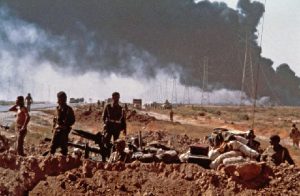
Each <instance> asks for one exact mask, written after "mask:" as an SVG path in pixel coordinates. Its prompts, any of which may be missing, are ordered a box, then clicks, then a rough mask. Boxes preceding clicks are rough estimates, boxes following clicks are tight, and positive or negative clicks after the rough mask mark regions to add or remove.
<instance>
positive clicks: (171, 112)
mask: <svg viewBox="0 0 300 196" xmlns="http://www.w3.org/2000/svg"><path fill="white" fill-rule="evenodd" d="M173 116H174V112H173V110H172V109H171V110H170V121H171V122H173Z"/></svg>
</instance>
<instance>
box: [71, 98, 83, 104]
mask: <svg viewBox="0 0 300 196" xmlns="http://www.w3.org/2000/svg"><path fill="white" fill-rule="evenodd" d="M83 102H84V98H70V103H83Z"/></svg>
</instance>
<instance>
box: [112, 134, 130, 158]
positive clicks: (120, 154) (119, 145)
mask: <svg viewBox="0 0 300 196" xmlns="http://www.w3.org/2000/svg"><path fill="white" fill-rule="evenodd" d="M114 146H115V149H116V151H115V152H113V153H112V154H111V155H110V157H109V160H108V162H109V163H116V162H118V161H121V162H124V163H128V162H130V160H131V156H130V154H128V153H126V152H125V151H124V150H125V147H126V142H125V140H122V139H117V140H116V141H115V142H114Z"/></svg>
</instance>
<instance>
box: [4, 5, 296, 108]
mask: <svg viewBox="0 0 300 196" xmlns="http://www.w3.org/2000/svg"><path fill="white" fill-rule="evenodd" d="M211 1H212V0H211ZM258 1H260V2H262V3H264V2H265V1H266V12H265V18H264V30H263V40H262V55H263V56H264V57H267V58H270V59H272V60H273V61H274V64H273V67H274V68H276V67H277V66H278V65H280V64H281V63H287V64H289V65H290V67H291V68H292V70H294V71H295V72H296V75H297V76H300V66H299V60H300V45H299V43H300V12H299V9H300V0H258ZM222 2H225V3H227V5H228V6H230V7H232V8H236V4H237V2H238V0H223V1H222ZM0 19H1V18H0ZM5 20H6V19H5V17H3V21H2V24H4V23H5ZM0 22H1V21H0ZM13 22H15V23H12V24H14V25H12V26H9V25H4V27H5V28H6V29H8V28H11V29H9V30H10V32H13V33H11V34H9V36H11V39H12V40H13V41H15V42H22V41H25V42H30V41H31V40H32V39H33V40H37V41H39V38H36V37H45V36H47V35H46V34H45V33H44V31H41V29H37V28H36V26H34V25H32V24H28V23H25V22H23V21H13ZM20 24H21V25H20ZM0 26H1V23H0ZM21 27H26V28H21ZM258 29H259V30H260V31H261V26H260V27H259V28H258ZM28 30H30V31H28ZM52 44H54V45H55V44H58V43H52ZM7 48H9V47H7ZM0 52H2V53H1V55H0V57H1V58H2V59H1V58H0V65H1V66H5V67H4V68H5V69H2V70H1V72H0V79H1V80H0V83H1V82H3V84H5V85H6V86H10V85H9V84H10V83H11V82H12V81H11V79H9V78H14V77H18V76H15V75H13V74H14V71H13V69H14V66H13V65H14V64H18V63H22V64H24V66H22V69H23V70H24V73H25V74H26V75H28V74H30V76H31V77H30V79H28V80H26V79H25V81H24V79H22V83H23V85H22V86H21V87H19V86H16V89H9V88H5V89H1V92H0V100H1V99H4V100H12V99H13V98H14V97H15V96H17V95H19V94H20V93H19V92H22V94H23V95H25V94H26V93H27V92H31V93H32V94H33V96H34V99H35V100H51V101H55V97H56V92H57V91H59V90H64V91H66V92H67V93H68V95H69V97H85V98H89V97H91V98H93V100H94V101H95V100H96V99H100V100H103V99H105V98H107V97H110V95H111V93H112V92H113V91H119V92H120V93H121V98H122V99H123V100H126V101H129V100H132V98H143V99H145V100H146V101H148V102H149V101H164V100H165V99H169V100H171V101H174V100H177V101H178V102H189V101H190V102H199V100H200V99H201V96H202V94H201V92H200V91H199V89H193V88H190V89H186V88H185V87H184V86H182V85H180V84H179V82H178V81H176V82H177V83H176V84H175V85H177V86H176V88H177V94H176V96H175V95H174V94H173V93H174V92H173V89H174V80H173V79H172V78H170V77H166V76H165V75H163V74H162V75H159V76H158V77H157V79H156V80H154V79H151V80H146V79H143V78H138V77H131V78H130V77H120V76H116V75H114V74H112V75H110V76H108V77H107V76H106V77H104V76H103V75H99V74H96V73H92V72H88V73H86V74H84V75H81V76H72V77H66V76H65V75H59V74H57V73H58V71H57V70H55V69H54V68H53V66H51V64H49V62H48V63H47V62H44V65H43V66H40V67H41V68H40V69H37V70H35V71H33V70H32V69H31V66H30V65H33V64H35V63H36V62H35V61H34V60H33V59H32V58H31V56H28V57H24V58H23V59H16V58H14V57H15V56H13V55H12V54H13V53H9V52H7V51H5V50H4V51H0ZM32 54H33V55H34V54H35V53H34V51H33V52H32ZM1 60H3V63H2V62H1ZM2 68H3V67H2ZM5 77H6V78H5ZM61 86H63V88H61ZM192 92H193V94H192ZM12 97H13V98H12ZM239 97H240V92H238V91H227V90H224V89H221V90H218V91H214V92H213V93H212V95H210V99H211V101H212V102H219V103H225V104H226V103H231V102H235V103H237V102H239ZM214 99H215V100H214Z"/></svg>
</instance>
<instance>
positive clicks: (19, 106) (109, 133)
mask: <svg viewBox="0 0 300 196" xmlns="http://www.w3.org/2000/svg"><path fill="white" fill-rule="evenodd" d="M27 99H28V100H29V102H30V104H31V103H32V98H31V96H30V94H29V95H28V96H27V98H26V100H27ZM119 100H120V94H119V93H118V92H114V93H113V94H112V102H111V103H108V104H106V105H105V107H104V111H103V115H102V120H103V122H104V133H103V143H104V145H103V147H104V148H106V149H107V150H108V151H110V152H111V147H112V146H109V144H110V141H111V139H113V141H114V143H115V145H116V146H115V152H114V153H112V154H111V156H110V158H109V160H110V161H112V162H113V161H115V160H126V159H127V157H126V154H125V153H124V149H125V146H126V143H125V141H124V140H120V139H119V136H120V133H121V132H122V131H123V133H124V135H126V131H127V127H126V111H125V109H123V108H122V106H121V105H120V104H119ZM27 102H28V101H27ZM30 104H29V107H28V103H27V107H25V100H24V97H23V96H18V97H17V100H16V104H15V105H14V106H12V107H11V108H10V109H9V111H15V112H16V113H17V115H16V117H17V118H16V131H17V134H18V139H17V152H18V154H19V155H21V156H25V153H24V147H23V145H24V138H25V136H26V134H27V125H28V123H29V121H30V115H29V110H30ZM57 104H58V105H57V107H56V115H55V118H54V119H53V137H52V140H51V145H50V151H49V152H50V153H51V154H54V153H55V152H56V150H57V149H58V148H61V153H62V154H63V155H67V154H68V138H69V133H70V131H71V130H72V126H73V125H74V123H75V121H76V119H75V114H74V111H73V109H72V107H70V106H69V105H68V104H67V95H66V93H65V92H63V91H61V92H59V93H57ZM170 120H171V121H173V111H172V110H171V113H170ZM299 135H300V132H299V130H298V129H297V127H296V125H295V124H293V126H292V130H291V133H290V137H291V138H292V139H293V144H294V145H297V146H298V147H299V140H300V139H298V138H300V136H299ZM296 136H297V137H296ZM298 136H299V137H298ZM295 138H296V139H295ZM279 142H280V137H279V136H278V135H274V136H272V137H271V138H270V144H271V146H270V147H269V148H268V149H267V150H266V152H267V151H273V152H275V154H277V155H278V156H277V155H276V156H275V155H274V156H275V157H273V158H274V160H275V162H276V164H278V163H281V162H284V161H287V162H289V163H290V164H294V162H293V160H292V159H291V157H290V155H289V152H288V150H287V149H286V148H284V147H283V146H281V145H280V144H279ZM262 156H264V154H262ZM102 158H104V160H105V158H107V157H102Z"/></svg>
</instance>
